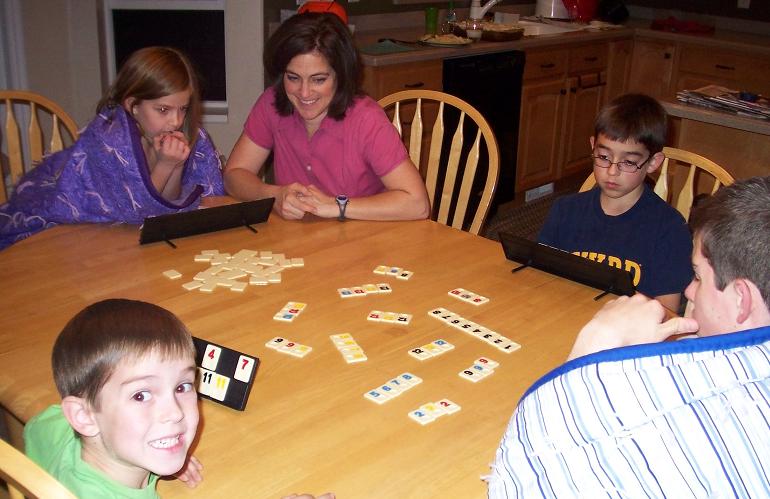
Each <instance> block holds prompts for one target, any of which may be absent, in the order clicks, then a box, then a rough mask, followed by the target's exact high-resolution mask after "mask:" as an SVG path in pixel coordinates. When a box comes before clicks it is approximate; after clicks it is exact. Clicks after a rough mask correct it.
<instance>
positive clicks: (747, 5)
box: [738, 0, 751, 9]
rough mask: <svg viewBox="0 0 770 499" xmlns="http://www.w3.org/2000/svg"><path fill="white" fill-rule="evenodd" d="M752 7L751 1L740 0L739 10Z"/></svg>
mask: <svg viewBox="0 0 770 499" xmlns="http://www.w3.org/2000/svg"><path fill="white" fill-rule="evenodd" d="M750 7H751V0H738V8H739V9H748V8H750Z"/></svg>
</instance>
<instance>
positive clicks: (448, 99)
mask: <svg viewBox="0 0 770 499" xmlns="http://www.w3.org/2000/svg"><path fill="white" fill-rule="evenodd" d="M415 100H417V101H418V108H419V109H418V110H416V111H415V114H417V113H419V117H420V118H422V115H423V114H425V112H426V110H425V109H423V108H422V104H423V103H426V102H430V103H431V105H432V104H433V103H434V102H435V103H437V104H438V114H437V116H436V120H435V123H434V124H433V131H432V132H431V141H430V150H429V154H428V160H427V167H426V169H425V170H422V169H421V168H420V166H421V165H420V159H421V158H420V156H419V155H417V156H415V155H413V154H412V152H413V150H414V149H413V147H415V144H418V143H419V144H420V145H419V146H417V147H421V146H422V144H421V139H422V133H424V128H423V123H422V119H420V120H415V123H417V122H418V124H417V126H415V123H413V124H412V133H411V134H410V139H409V153H410V154H409V155H410V158H411V159H412V162H413V163H414V164H415V165H416V166H418V168H420V171H421V172H423V171H424V173H425V188H426V190H427V191H428V198H429V200H430V206H431V208H433V207H435V206H436V204H438V214H435V213H434V215H435V220H436V221H437V222H439V223H442V224H444V225H447V221H448V219H449V213H450V211H452V203H453V201H455V200H453V199H452V198H453V197H454V193H455V190H456V189H455V186H456V183H457V176H458V175H459V174H461V173H462V177H463V179H462V181H461V184H460V187H459V190H458V193H457V200H456V201H455V203H454V212H453V218H452V224H451V226H452V227H454V228H457V229H460V230H462V228H463V223H464V221H465V220H464V219H465V216H466V214H467V213H468V206H469V204H470V202H471V198H472V197H473V196H474V194H475V193H474V192H473V189H474V186H473V177H474V176H475V174H476V173H477V170H478V169H479V161H480V159H481V155H482V154H483V150H482V149H481V147H482V145H481V138H482V137H483V140H484V146H486V152H487V155H488V159H489V162H488V165H486V166H487V178H486V183H485V185H484V188H483V191H482V192H481V198H480V201H479V205H478V207H477V208H476V210H475V214H474V215H473V220H472V222H471V225H470V228H469V229H468V231H469V232H471V233H472V234H477V235H478V234H479V232H480V231H481V227H482V225H483V224H484V220H485V219H486V217H487V214H488V212H489V207H490V205H491V202H492V197H493V195H494V192H495V187H496V184H497V178H498V172H499V170H500V150H499V148H498V145H497V140H496V139H495V135H494V132H493V131H492V128H491V127H490V126H489V123H487V121H486V119H484V117H483V116H482V115H481V113H479V112H478V110H477V109H475V108H474V107H473V106H471V105H470V104H468V103H467V102H465V101H464V100H462V99H460V98H458V97H455V96H453V95H450V94H447V93H444V92H438V91H435V90H402V91H399V92H395V93H392V94H390V95H386V96H385V97H382V98H381V99H380V100H379V104H380V106H381V107H382V108H384V109H389V108H390V107H391V106H395V112H394V118H393V125H394V126H395V127H396V130H397V131H398V132H399V135H401V133H402V131H401V130H402V128H401V123H400V119H399V116H398V115H399V113H400V107H399V103H402V102H407V101H415ZM426 105H427V104H426ZM447 106H449V108H452V109H454V110H456V111H457V112H458V113H459V120H458V121H459V123H458V125H457V128H456V129H454V131H452V130H446V129H445V123H444V112H445V109H447ZM430 110H431V111H432V110H433V108H432V107H431V108H430ZM466 119H468V120H472V121H473V122H474V123H475V124H476V125H477V126H478V131H477V133H476V138H475V141H474V142H473V144H472V146H471V148H470V151H469V152H468V153H467V157H465V159H463V155H464V154H463V151H462V149H463V142H464V138H463V125H464V122H465V120H466ZM451 121H452V122H454V114H452V120H451ZM415 129H417V130H419V132H420V134H419V135H417V134H415ZM445 132H446V133H447V137H444V134H445ZM449 133H452V134H453V135H452V138H451V139H450V138H449V136H448V134H449ZM401 137H402V139H403V135H401ZM469 139H470V137H469ZM450 140H451V142H450V143H449V147H448V148H447V149H448V150H449V151H448V154H444V155H443V159H444V160H445V163H446V169H445V170H442V172H441V173H442V174H443V183H442V188H441V191H442V192H440V193H439V192H436V191H437V186H438V183H439V180H438V176H439V173H440V172H439V169H440V168H442V165H441V161H442V150H443V149H444V146H445V144H444V143H445V142H446V141H450ZM447 156H448V158H447ZM461 161H464V164H465V167H464V168H463V169H462V170H460V162H461ZM437 196H439V197H440V199H439V200H436V197H437Z"/></svg>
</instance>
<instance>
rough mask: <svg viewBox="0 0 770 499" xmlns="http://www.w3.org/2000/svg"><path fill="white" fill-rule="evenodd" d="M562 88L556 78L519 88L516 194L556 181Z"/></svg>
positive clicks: (563, 102)
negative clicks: (519, 114)
mask: <svg viewBox="0 0 770 499" xmlns="http://www.w3.org/2000/svg"><path fill="white" fill-rule="evenodd" d="M565 85H566V81H565V80H564V78H560V79H558V80H546V81H542V82H531V83H525V85H524V86H523V88H522V92H521V121H520V123H519V151H518V159H517V164H516V191H517V192H520V191H523V190H526V189H530V188H532V187H537V186H539V185H542V184H546V183H548V182H552V181H554V180H556V176H557V172H558V161H559V156H560V154H559V151H560V144H561V141H562V136H563V135H562V134H563V133H564V113H565V108H566V104H567V90H566V88H565Z"/></svg>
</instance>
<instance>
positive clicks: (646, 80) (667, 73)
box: [628, 38, 676, 99]
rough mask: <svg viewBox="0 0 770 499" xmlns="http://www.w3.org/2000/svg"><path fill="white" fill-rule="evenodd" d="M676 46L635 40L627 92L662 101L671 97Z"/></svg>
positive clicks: (670, 43) (655, 41)
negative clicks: (645, 95)
mask: <svg viewBox="0 0 770 499" xmlns="http://www.w3.org/2000/svg"><path fill="white" fill-rule="evenodd" d="M675 55H676V44H675V43H673V42H667V41H659V40H651V39H645V38H637V39H636V40H634V50H633V53H632V57H631V61H632V63H631V74H630V76H629V81H628V91H629V92H638V93H643V94H647V95H650V96H652V97H655V98H658V99H663V98H668V97H672V96H673V94H674V92H673V91H672V81H673V80H672V78H673V75H674V61H675Z"/></svg>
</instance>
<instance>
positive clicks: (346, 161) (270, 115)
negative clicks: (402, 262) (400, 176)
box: [244, 87, 409, 197]
mask: <svg viewBox="0 0 770 499" xmlns="http://www.w3.org/2000/svg"><path fill="white" fill-rule="evenodd" d="M274 102H275V90H274V89H273V88H272V87H270V88H268V89H267V90H265V92H264V93H263V94H262V95H261V96H260V97H259V99H257V102H256V103H255V104H254V107H253V108H252V109H251V112H250V113H249V117H248V118H247V119H246V123H245V125H244V132H245V133H246V135H247V136H248V137H249V138H250V139H251V140H252V141H253V142H254V143H255V144H257V145H258V146H260V147H263V148H265V149H271V150H272V151H273V161H274V169H275V181H276V183H277V184H278V185H286V184H290V183H292V182H298V183H300V184H303V185H309V184H313V185H315V186H316V187H318V188H320V189H321V190H322V191H324V192H325V193H326V194H328V195H330V196H335V195H337V194H345V195H347V196H350V197H361V196H370V195H372V194H377V193H379V192H382V191H384V190H385V186H384V185H383V183H382V181H381V180H380V178H381V177H383V176H384V175H386V174H388V173H389V172H391V171H392V170H393V169H394V168H396V167H397V166H398V165H400V164H401V163H403V162H404V160H406V159H407V158H408V157H409V156H408V154H407V152H406V148H405V147H404V144H403V142H401V138H400V137H399V135H398V132H397V131H396V129H395V127H394V126H393V124H392V123H390V122H389V121H388V118H387V115H386V114H385V112H384V111H383V110H382V108H381V107H380V106H379V105H378V104H377V102H375V101H374V100H373V99H371V98H370V97H366V96H364V97H357V98H355V100H354V101H353V104H352V105H351V106H350V107H349V108H348V110H347V112H346V113H345V117H344V118H343V119H342V120H340V121H337V120H334V119H332V118H330V117H328V116H327V117H326V118H324V120H323V121H322V122H321V126H320V127H319V128H318V130H317V131H316V132H315V133H314V134H313V136H312V137H311V138H308V136H307V131H306V129H305V123H304V121H303V120H302V118H301V117H300V116H299V115H298V114H297V113H292V114H291V115H289V116H281V115H279V114H278V112H277V111H276V109H275V105H274Z"/></svg>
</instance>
